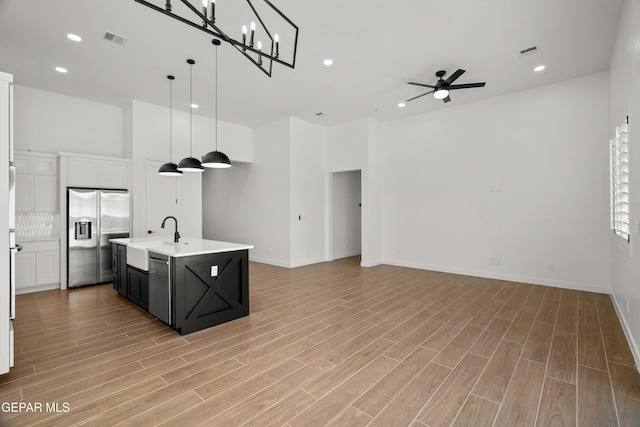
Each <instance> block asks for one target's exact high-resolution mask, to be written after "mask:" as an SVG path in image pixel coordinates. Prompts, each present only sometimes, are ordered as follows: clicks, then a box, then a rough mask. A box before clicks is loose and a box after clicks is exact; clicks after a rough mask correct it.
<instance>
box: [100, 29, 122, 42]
mask: <svg viewBox="0 0 640 427" xmlns="http://www.w3.org/2000/svg"><path fill="white" fill-rule="evenodd" d="M102 38H104V39H105V40H108V41H110V42H114V43H116V44H119V45H123V44H125V43H126V41H127V38H126V37H124V36H120V35H118V34H115V33H112V32H110V31H105V32H104V35H103V36H102Z"/></svg>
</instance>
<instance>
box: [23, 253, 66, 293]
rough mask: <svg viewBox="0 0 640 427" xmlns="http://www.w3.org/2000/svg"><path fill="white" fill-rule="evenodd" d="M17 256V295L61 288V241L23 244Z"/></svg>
mask: <svg viewBox="0 0 640 427" xmlns="http://www.w3.org/2000/svg"><path fill="white" fill-rule="evenodd" d="M21 245H22V250H21V251H20V252H18V253H17V254H16V294H25V293H29V292H38V291H44V290H48V289H58V288H59V287H60V247H59V246H60V242H59V240H44V241H30V242H23V243H21Z"/></svg>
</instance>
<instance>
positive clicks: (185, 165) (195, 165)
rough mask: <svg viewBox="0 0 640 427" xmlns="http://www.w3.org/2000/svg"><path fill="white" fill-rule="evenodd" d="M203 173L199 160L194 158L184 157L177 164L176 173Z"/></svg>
mask: <svg viewBox="0 0 640 427" xmlns="http://www.w3.org/2000/svg"><path fill="white" fill-rule="evenodd" d="M180 171H182V172H204V168H203V167H202V165H201V164H200V160H198V159H196V158H195V157H185V158H184V159H182V160H180V163H178V172H180Z"/></svg>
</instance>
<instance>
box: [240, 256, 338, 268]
mask: <svg viewBox="0 0 640 427" xmlns="http://www.w3.org/2000/svg"><path fill="white" fill-rule="evenodd" d="M249 261H254V262H259V263H261V264H269V265H275V266H277V267H284V268H296V267H303V266H305V265H311V264H317V263H319V262H325V261H328V260H327V259H326V258H324V257H320V258H310V259H305V260H301V261H296V262H282V261H278V260H275V259H269V258H259V257H252V256H249Z"/></svg>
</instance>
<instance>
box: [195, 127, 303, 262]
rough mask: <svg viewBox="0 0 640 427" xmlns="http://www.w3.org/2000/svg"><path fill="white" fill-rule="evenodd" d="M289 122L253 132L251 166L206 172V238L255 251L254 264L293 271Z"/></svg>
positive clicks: (204, 196) (253, 253) (204, 200)
mask: <svg viewBox="0 0 640 427" xmlns="http://www.w3.org/2000/svg"><path fill="white" fill-rule="evenodd" d="M290 138H291V129H290V120H289V118H285V119H282V120H279V121H277V122H273V123H269V124H267V125H264V126H261V127H258V128H256V129H254V130H253V148H252V152H253V155H252V157H253V161H252V163H250V164H249V163H235V164H234V165H233V166H232V167H231V168H230V169H220V170H211V171H207V172H205V175H204V177H203V186H202V200H203V237H204V238H205V239H214V240H222V241H230V242H239V243H247V244H251V245H253V246H254V249H252V250H251V251H250V253H249V255H250V257H251V259H252V260H256V261H259V262H265V263H268V264H274V265H281V266H285V267H289V266H290V260H291V229H290V212H291V209H290V191H291V189H290V186H291V183H290V155H291V153H290V142H289V141H290Z"/></svg>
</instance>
